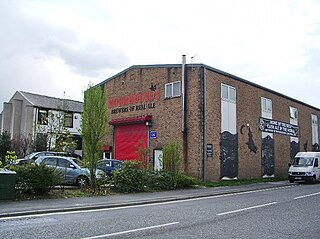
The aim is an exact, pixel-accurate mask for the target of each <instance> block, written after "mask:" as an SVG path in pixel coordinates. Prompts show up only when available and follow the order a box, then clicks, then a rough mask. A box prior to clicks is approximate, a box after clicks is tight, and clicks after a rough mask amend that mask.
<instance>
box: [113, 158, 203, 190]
mask: <svg viewBox="0 0 320 239" xmlns="http://www.w3.org/2000/svg"><path fill="white" fill-rule="evenodd" d="M113 180H114V189H115V190H116V191H118V192H127V193H130V192H143V191H159V190H173V189H176V188H188V187H192V186H193V185H196V184H198V180H196V179H195V178H193V177H190V176H187V175H184V174H183V173H181V172H176V173H174V172H168V171H157V172H150V171H147V170H145V169H144V168H143V167H141V163H140V162H139V161H127V162H125V165H124V167H123V168H121V169H120V170H117V171H114V174H113Z"/></svg>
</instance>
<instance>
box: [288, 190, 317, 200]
mask: <svg viewBox="0 0 320 239" xmlns="http://www.w3.org/2000/svg"><path fill="white" fill-rule="evenodd" d="M319 194H320V192H318V193H312V194H308V195H303V196H300V197H295V198H294V200H297V199H301V198H306V197H312V196H315V195H319Z"/></svg>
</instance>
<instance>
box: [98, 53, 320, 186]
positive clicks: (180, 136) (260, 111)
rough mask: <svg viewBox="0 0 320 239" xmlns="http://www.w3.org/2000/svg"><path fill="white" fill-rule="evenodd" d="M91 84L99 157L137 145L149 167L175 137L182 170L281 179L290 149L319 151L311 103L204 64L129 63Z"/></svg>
mask: <svg viewBox="0 0 320 239" xmlns="http://www.w3.org/2000/svg"><path fill="white" fill-rule="evenodd" d="M183 59H184V60H183V61H185V58H183ZM98 85H99V86H102V87H104V89H105V90H107V93H108V97H109V100H108V107H109V110H110V121H109V124H110V132H111V133H110V135H109V136H108V137H107V138H106V144H105V147H104V150H105V155H106V157H112V158H117V159H122V160H125V159H136V158H137V148H138V147H141V146H145V147H147V148H149V149H150V151H149V152H150V153H149V156H148V163H149V164H153V165H154V167H155V169H157V168H159V167H161V153H162V150H161V149H162V148H163V146H165V145H167V144H168V143H169V142H172V141H173V140H175V141H178V142H179V143H180V144H181V149H182V152H181V158H182V170H184V171H185V172H186V173H187V174H189V175H192V176H195V177H198V178H199V179H202V180H219V179H236V178H239V179H241V178H260V177H273V176H286V175H287V169H288V163H289V162H290V160H291V158H292V157H293V156H294V155H295V153H296V152H298V151H305V150H308V151H311V150H313V151H318V150H319V137H318V117H319V116H320V110H319V109H318V108H315V107H313V106H310V105H307V104H305V103H303V102H300V101H298V100H296V99H292V98H290V97H287V96H285V95H282V94H280V93H277V92H275V91H273V90H270V89H267V88H264V87H262V86H259V85H257V84H254V83H252V82H249V81H247V80H244V79H241V78H239V77H236V76H234V75H231V74H229V73H226V72H223V71H220V70H217V69H215V68H213V67H210V66H207V65H204V64H185V63H184V62H183V63H182V64H170V65H143V66H132V67H130V68H128V69H126V70H124V71H122V72H120V73H118V74H117V75H115V76H113V77H111V78H109V79H107V80H105V81H103V82H101V83H100V84H98Z"/></svg>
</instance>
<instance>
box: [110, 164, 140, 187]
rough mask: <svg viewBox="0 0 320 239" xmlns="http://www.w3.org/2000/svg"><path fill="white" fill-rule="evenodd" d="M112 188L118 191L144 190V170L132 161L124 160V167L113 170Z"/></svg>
mask: <svg viewBox="0 0 320 239" xmlns="http://www.w3.org/2000/svg"><path fill="white" fill-rule="evenodd" d="M113 180H114V188H115V190H116V191H119V192H142V191H144V190H145V189H144V186H145V180H146V171H145V170H142V169H140V168H139V165H138V164H136V163H134V162H128V163H127V162H126V163H125V165H124V167H123V168H121V169H119V170H116V171H114V172H113Z"/></svg>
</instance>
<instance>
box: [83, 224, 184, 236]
mask: <svg viewBox="0 0 320 239" xmlns="http://www.w3.org/2000/svg"><path fill="white" fill-rule="evenodd" d="M178 223H179V222H171V223H166V224H161V225H155V226H150V227H142V228H137V229H133V230H128V231H123V232H115V233H110V234H104V235H99V236H93V237H85V238H82V239H96V238H104V237H110V236H117V235H122V234H127V233H131V232H138V231H144V230H150V229H154V228H160V227H167V226H171V225H175V224H178Z"/></svg>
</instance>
